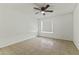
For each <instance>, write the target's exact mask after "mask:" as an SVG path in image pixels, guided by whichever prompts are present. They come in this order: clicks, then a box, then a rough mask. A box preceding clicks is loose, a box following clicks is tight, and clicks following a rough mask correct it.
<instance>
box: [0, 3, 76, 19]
mask: <svg viewBox="0 0 79 59" xmlns="http://www.w3.org/2000/svg"><path fill="white" fill-rule="evenodd" d="M43 5H46V4H42V3H39V4H34V3H13V4H12V3H10V4H9V3H8V4H7V3H5V4H0V7H2V8H4V9H6V11H7V10H8V8H9V9H12V10H16V11H17V12H22V13H23V12H24V13H26V14H28V15H30V16H31V17H35V18H42V17H50V16H58V15H63V14H67V13H70V12H72V11H73V10H74V7H75V3H50V7H49V8H48V9H50V10H54V12H52V13H46V15H45V16H43V15H42V14H41V13H39V14H37V15H35V13H36V12H37V10H34V9H33V7H39V6H43ZM30 16H29V17H30Z"/></svg>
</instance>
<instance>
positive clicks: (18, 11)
mask: <svg viewBox="0 0 79 59" xmlns="http://www.w3.org/2000/svg"><path fill="white" fill-rule="evenodd" d="M36 32H37V21H36V19H35V18H34V16H33V13H32V5H31V4H11V3H10V4H6V3H5V4H0V47H2V46H5V45H7V44H9V43H12V42H15V41H21V40H24V39H27V38H28V37H30V36H35V35H36Z"/></svg>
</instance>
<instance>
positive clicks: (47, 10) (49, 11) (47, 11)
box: [45, 10, 53, 12]
mask: <svg viewBox="0 0 79 59" xmlns="http://www.w3.org/2000/svg"><path fill="white" fill-rule="evenodd" d="M45 12H53V10H45Z"/></svg>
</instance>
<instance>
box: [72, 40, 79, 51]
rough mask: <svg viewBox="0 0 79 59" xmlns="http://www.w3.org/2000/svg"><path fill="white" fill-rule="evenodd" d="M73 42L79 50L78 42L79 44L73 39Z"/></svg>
mask: <svg viewBox="0 0 79 59" xmlns="http://www.w3.org/2000/svg"><path fill="white" fill-rule="evenodd" d="M73 43H74V45H75V46H76V48H77V49H78V50H79V46H78V44H77V43H76V42H75V41H73Z"/></svg>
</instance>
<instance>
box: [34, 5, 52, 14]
mask: <svg viewBox="0 0 79 59" xmlns="http://www.w3.org/2000/svg"><path fill="white" fill-rule="evenodd" d="M48 7H50V5H49V4H47V5H46V6H45V7H44V6H43V7H40V8H37V7H34V9H35V10H39V11H41V13H42V14H43V15H45V13H46V12H53V10H47V9H48ZM35 14H38V13H35Z"/></svg>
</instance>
